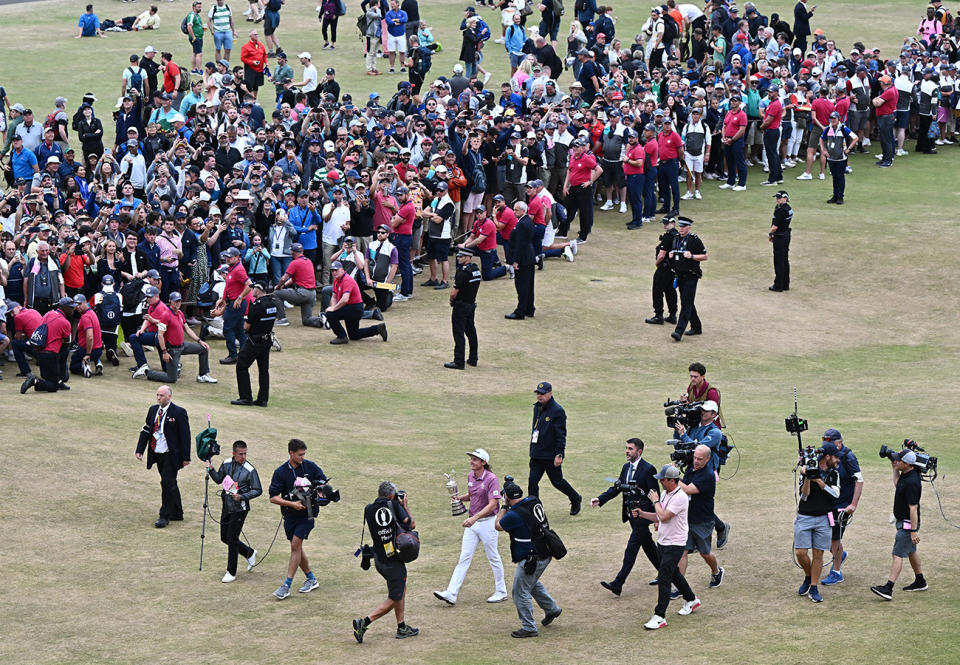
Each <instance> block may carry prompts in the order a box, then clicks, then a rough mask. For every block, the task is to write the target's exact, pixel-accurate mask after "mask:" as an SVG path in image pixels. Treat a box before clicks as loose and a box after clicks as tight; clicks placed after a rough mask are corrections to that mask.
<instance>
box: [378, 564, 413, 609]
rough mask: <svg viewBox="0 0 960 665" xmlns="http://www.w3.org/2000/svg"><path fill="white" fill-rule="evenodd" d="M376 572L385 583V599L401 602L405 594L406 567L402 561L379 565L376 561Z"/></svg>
mask: <svg viewBox="0 0 960 665" xmlns="http://www.w3.org/2000/svg"><path fill="white" fill-rule="evenodd" d="M375 563H376V566H377V572H378V573H380V576H381V577H382V578H383V579H385V580H386V581H387V598H389V599H390V600H393V601H397V600H403V595H404V594H405V593H406V592H407V566H406V564H404V563H403V562H402V561H395V562H392V563H383V564H382V563H380V562H379V561H376V562H375Z"/></svg>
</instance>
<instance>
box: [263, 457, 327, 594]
mask: <svg viewBox="0 0 960 665" xmlns="http://www.w3.org/2000/svg"><path fill="white" fill-rule="evenodd" d="M287 453H288V454H289V456H290V459H288V460H287V461H286V462H285V463H283V464H281V465H280V466H278V467H277V468H276V470H275V471H274V472H273V478H272V479H271V480H270V489H269V490H268V491H269V494H270V503H273V504H276V505H278V506H280V513H281V514H282V515H283V530H284V532H285V533H286V534H287V540H289V541H290V561H289V563H288V564H287V578H286V579H285V580H284V581H283V584H281V585H280V588H278V589H277V590H276V591H274V592H273V595H274V596H276V597H277V600H283V599H284V598H286V597H287V596H289V595H290V585H291V584H293V576H294V575H295V574H296V573H297V568H300V569H301V570H302V571H303V572H304V573H305V574H306V576H307V579H306V581H305V582H304V583H303V586H301V587H300V589H298V591H300V593H310V592H311V591H313V590H314V589H316V588H317V587H318V586H320V584H319V583H318V582H317V578H316V576H315V575H314V574H313V571H312V570H310V562H309V561H308V560H307V555H306V554H305V553H304V551H303V541H305V540H306V539H307V538H308V537H309V536H310V532H311V531H312V530H313V527H314V518H315V517H316V516H317V513H318V511H319V509H320V507H319V506H316V505H315V506H312V507H311V510H310V512H309V513H307V509H306V506H304V505H303V503H302V502H300V501H299V500H296V501H294V500H293V499H290V498H288V497H292V496H294V494H293V491H294V489H295V487H296V486H297V480H298V479H299V478H302V479H304V480H306V481H308V482H312V481H325V480H326V479H327V477H326V476H325V475H324V473H323V470H322V469H321V468H320V467H319V466H317V465H316V464H314V463H313V462H311V461H310V460H308V459H304V458H305V457H306V454H307V444H305V443H304V442H303V441H301V440H300V439H290V442H289V443H288V444H287Z"/></svg>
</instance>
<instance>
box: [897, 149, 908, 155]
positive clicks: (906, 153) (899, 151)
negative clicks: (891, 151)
mask: <svg viewBox="0 0 960 665" xmlns="http://www.w3.org/2000/svg"><path fill="white" fill-rule="evenodd" d="M909 154H910V153H909V152H907V151H906V150H904V149H903V148H900V149H899V150H897V157H906V156H907V155H909Z"/></svg>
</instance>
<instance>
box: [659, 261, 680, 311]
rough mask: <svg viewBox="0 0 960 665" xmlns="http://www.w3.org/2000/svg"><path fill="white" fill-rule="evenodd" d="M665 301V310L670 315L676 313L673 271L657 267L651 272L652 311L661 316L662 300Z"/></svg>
mask: <svg viewBox="0 0 960 665" xmlns="http://www.w3.org/2000/svg"><path fill="white" fill-rule="evenodd" d="M664 300H666V301H667V311H668V312H669V313H670V315H671V316H673V315H674V314H676V313H677V290H676V289H675V288H674V287H673V271H672V270H670V269H669V268H664V267H660V266H658V267H657V270H656V272H654V273H653V313H654V314H656V315H657V316H663V301H664Z"/></svg>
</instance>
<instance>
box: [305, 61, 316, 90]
mask: <svg viewBox="0 0 960 665" xmlns="http://www.w3.org/2000/svg"><path fill="white" fill-rule="evenodd" d="M303 80H304V81H306V84H305V85H304V86H303V88H302V89H303V91H304V92H313V91H314V90H316V89H317V68H316V67H314V66H313V64H312V63H311V64H309V65H307V66H306V67H304V68H303Z"/></svg>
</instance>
